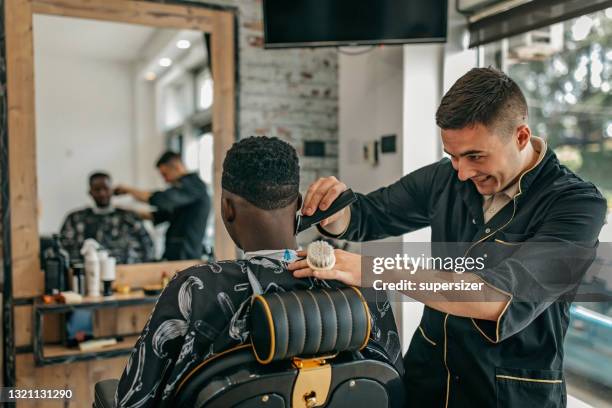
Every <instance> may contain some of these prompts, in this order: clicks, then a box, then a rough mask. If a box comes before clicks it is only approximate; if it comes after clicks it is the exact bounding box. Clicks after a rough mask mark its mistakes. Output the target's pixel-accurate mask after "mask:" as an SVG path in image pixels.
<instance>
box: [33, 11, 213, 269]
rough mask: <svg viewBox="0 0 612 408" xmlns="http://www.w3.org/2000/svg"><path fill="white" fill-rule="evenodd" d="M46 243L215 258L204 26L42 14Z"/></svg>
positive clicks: (38, 41) (73, 250)
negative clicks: (190, 27) (201, 29)
mask: <svg viewBox="0 0 612 408" xmlns="http://www.w3.org/2000/svg"><path fill="white" fill-rule="evenodd" d="M33 25H34V61H35V95H36V96H35V104H36V140H37V146H36V150H37V171H38V174H37V178H38V197H39V200H40V202H39V208H40V213H39V231H40V235H41V240H42V242H41V243H42V245H41V249H42V250H43V251H44V249H45V247H49V246H51V245H52V244H51V242H52V239H51V237H52V236H53V235H54V234H59V242H60V243H61V245H62V247H63V249H65V250H66V252H67V253H68V255H69V257H70V262H71V263H74V262H80V261H82V259H83V256H82V254H81V250H82V247H83V243H84V242H85V240H86V239H88V238H89V239H94V240H96V242H97V243H98V244H99V245H100V247H101V248H103V249H106V250H107V251H108V252H109V255H110V256H112V257H114V258H115V259H116V262H117V264H125V263H141V262H151V261H156V260H161V259H165V260H180V259H201V258H204V259H206V258H207V257H211V256H212V254H213V249H212V245H213V242H214V225H213V224H214V223H213V218H212V211H211V203H212V200H213V198H212V195H213V191H212V181H213V166H212V163H213V157H212V155H213V135H212V109H211V108H212V104H213V98H212V95H213V83H212V76H211V71H210V59H209V58H208V52H207V49H208V47H207V43H208V41H207V38H206V37H205V35H204V34H203V33H201V32H196V31H188V30H171V29H159V28H153V27H147V26H140V25H132V24H121V23H111V22H104V21H94V20H85V19H77V18H69V17H57V16H45V15H35V16H34V21H33Z"/></svg>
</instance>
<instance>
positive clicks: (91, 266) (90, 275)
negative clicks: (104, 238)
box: [81, 238, 100, 296]
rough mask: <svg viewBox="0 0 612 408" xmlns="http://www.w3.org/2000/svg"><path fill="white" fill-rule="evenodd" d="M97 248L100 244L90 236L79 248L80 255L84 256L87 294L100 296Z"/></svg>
mask: <svg viewBox="0 0 612 408" xmlns="http://www.w3.org/2000/svg"><path fill="white" fill-rule="evenodd" d="M98 248H100V244H98V242H97V241H96V240H95V239H91V238H88V239H86V240H85V242H84V243H83V247H82V248H81V255H83V256H84V257H85V281H86V283H87V296H100V260H99V258H98Z"/></svg>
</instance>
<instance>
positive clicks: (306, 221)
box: [295, 188, 357, 235]
mask: <svg viewBox="0 0 612 408" xmlns="http://www.w3.org/2000/svg"><path fill="white" fill-rule="evenodd" d="M355 201H357V196H356V195H355V193H353V190H351V189H350V188H349V189H347V190H345V191H344V192H343V193H342V194H340V195H339V196H338V198H336V199H335V200H334V202H333V203H331V205H330V206H329V208H328V209H327V210H325V211H323V210H320V209H317V210H316V211H315V212H314V214H312V215H309V216H303V215H298V216H297V217H296V219H295V235H297V234H299V233H300V232H302V231H304V230H307V229H308V228H310V227H312V226H313V225H317V224H318V223H320V222H321V221H323V220H324V219H326V218H328V217H330V216H332V215H334V214H335V213H337V212H338V211H340V210H342V209H343V208H345V207H347V206H349V205H351V204H353V203H354V202H355Z"/></svg>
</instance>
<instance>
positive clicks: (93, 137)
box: [35, 47, 153, 234]
mask: <svg viewBox="0 0 612 408" xmlns="http://www.w3.org/2000/svg"><path fill="white" fill-rule="evenodd" d="M35 83H36V96H35V103H36V141H37V146H36V152H37V171H38V194H39V200H40V207H41V214H40V222H39V227H40V232H41V234H47V233H51V232H56V231H58V230H59V228H60V226H61V223H62V221H63V218H64V216H65V215H66V213H67V212H68V211H70V210H72V209H74V208H77V207H82V206H85V205H88V204H89V203H90V199H89V196H88V188H89V187H88V183H87V177H88V175H89V173H90V172H92V171H94V170H105V171H108V172H110V173H111V175H112V176H113V178H114V179H115V180H116V181H120V182H123V183H130V184H133V183H134V182H135V181H136V180H135V175H134V169H135V165H134V162H133V157H134V156H133V154H134V151H133V143H132V123H133V112H132V106H133V105H132V103H133V101H132V96H133V94H132V70H131V66H130V65H129V64H127V63H119V62H112V61H105V60H92V59H89V58H78V57H74V58H68V57H66V56H62V57H57V56H53V55H49V54H45V53H44V50H41V49H38V48H36V47H35ZM151 171H153V169H151Z"/></svg>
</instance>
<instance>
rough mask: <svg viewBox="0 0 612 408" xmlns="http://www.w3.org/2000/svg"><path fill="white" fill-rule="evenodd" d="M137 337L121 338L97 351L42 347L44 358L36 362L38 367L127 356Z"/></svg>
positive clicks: (50, 346)
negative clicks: (121, 339)
mask: <svg viewBox="0 0 612 408" xmlns="http://www.w3.org/2000/svg"><path fill="white" fill-rule="evenodd" d="M138 337H139V336H123V341H120V342H117V344H113V345H112V346H107V347H103V348H100V349H98V350H91V351H80V350H79V349H78V348H67V347H65V346H63V345H61V344H50V345H44V346H43V347H44V356H42V358H41V359H40V362H39V361H37V364H38V365H48V364H59V363H72V362H74V361H84V360H97V359H104V358H112V357H117V356H123V355H128V354H130V352H131V351H132V349H133V348H134V345H135V344H136V341H137V340H138Z"/></svg>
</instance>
